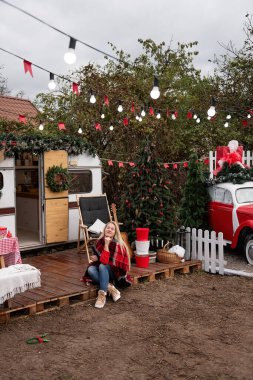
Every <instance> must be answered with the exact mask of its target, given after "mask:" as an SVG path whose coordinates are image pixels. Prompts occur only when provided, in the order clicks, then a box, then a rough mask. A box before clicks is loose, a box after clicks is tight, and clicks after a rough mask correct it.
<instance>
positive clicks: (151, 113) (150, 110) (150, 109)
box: [148, 107, 154, 116]
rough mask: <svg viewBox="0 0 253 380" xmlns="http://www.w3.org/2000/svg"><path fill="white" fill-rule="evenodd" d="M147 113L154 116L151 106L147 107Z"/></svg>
mask: <svg viewBox="0 0 253 380" xmlns="http://www.w3.org/2000/svg"><path fill="white" fill-rule="evenodd" d="M148 112H149V114H150V115H151V116H154V109H153V107H149V111H148Z"/></svg>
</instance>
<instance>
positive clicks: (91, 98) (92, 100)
mask: <svg viewBox="0 0 253 380" xmlns="http://www.w3.org/2000/svg"><path fill="white" fill-rule="evenodd" d="M90 103H92V104H94V103H96V98H95V95H94V94H92V95H91V97H90Z"/></svg>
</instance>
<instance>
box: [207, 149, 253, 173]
mask: <svg viewBox="0 0 253 380" xmlns="http://www.w3.org/2000/svg"><path fill="white" fill-rule="evenodd" d="M242 163H243V164H245V165H247V166H253V152H251V151H250V150H247V151H243V156H242ZM215 169H216V151H215V152H213V151H210V152H209V171H210V178H213V171H214V170H215Z"/></svg>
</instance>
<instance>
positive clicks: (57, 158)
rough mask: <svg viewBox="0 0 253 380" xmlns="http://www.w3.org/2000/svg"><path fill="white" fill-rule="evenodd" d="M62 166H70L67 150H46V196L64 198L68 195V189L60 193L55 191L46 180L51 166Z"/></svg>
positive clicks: (47, 197) (48, 197)
mask: <svg viewBox="0 0 253 380" xmlns="http://www.w3.org/2000/svg"><path fill="white" fill-rule="evenodd" d="M54 165H55V166H60V165H62V167H63V168H67V167H68V153H67V152H66V151H65V150H50V151H48V152H44V173H45V178H44V184H45V198H46V199H50V198H63V197H67V196H68V191H62V192H60V193H55V192H53V191H51V190H50V189H49V187H48V186H47V182H46V174H47V171H48V169H49V168H51V167H52V166H54Z"/></svg>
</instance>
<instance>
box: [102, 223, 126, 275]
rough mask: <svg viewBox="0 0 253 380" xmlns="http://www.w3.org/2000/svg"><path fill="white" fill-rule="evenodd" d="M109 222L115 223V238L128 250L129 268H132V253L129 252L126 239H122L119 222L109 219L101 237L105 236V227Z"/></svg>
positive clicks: (122, 247)
mask: <svg viewBox="0 0 253 380" xmlns="http://www.w3.org/2000/svg"><path fill="white" fill-rule="evenodd" d="M108 224H113V225H114V227H115V235H114V237H113V238H114V239H115V240H117V242H118V243H119V245H120V247H121V249H125V250H126V253H127V257H128V262H129V270H130V268H131V258H130V254H129V251H128V247H127V245H126V243H125V242H124V240H123V239H122V237H121V233H120V229H119V225H118V223H116V222H114V221H113V220H112V221H109V222H107V223H106V225H105V227H104V229H103V232H102V234H101V235H100V238H102V237H104V236H105V229H106V227H107V226H108Z"/></svg>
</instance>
